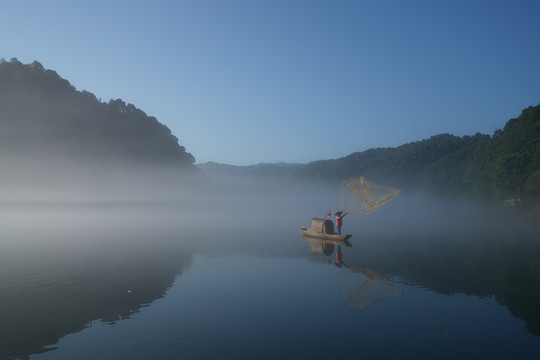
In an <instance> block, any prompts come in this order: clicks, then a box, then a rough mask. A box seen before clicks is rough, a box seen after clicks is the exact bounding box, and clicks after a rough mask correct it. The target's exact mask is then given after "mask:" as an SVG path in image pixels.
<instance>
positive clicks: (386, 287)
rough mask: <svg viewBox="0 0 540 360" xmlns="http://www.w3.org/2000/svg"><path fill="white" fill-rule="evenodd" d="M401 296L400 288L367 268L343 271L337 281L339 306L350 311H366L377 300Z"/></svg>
mask: <svg viewBox="0 0 540 360" xmlns="http://www.w3.org/2000/svg"><path fill="white" fill-rule="evenodd" d="M402 295H403V291H402V290H401V289H400V288H398V287H397V286H396V285H394V284H392V283H391V282H389V281H387V280H385V279H384V278H383V277H382V276H381V275H379V274H377V273H376V272H375V271H373V270H371V269H369V268H354V269H349V268H346V269H343V272H342V273H341V276H340V279H339V298H340V301H341V305H343V306H345V307H347V308H349V309H352V310H359V311H367V310H368V309H369V308H370V307H372V306H374V305H375V303H376V302H377V301H379V300H383V299H390V298H394V297H399V296H402Z"/></svg>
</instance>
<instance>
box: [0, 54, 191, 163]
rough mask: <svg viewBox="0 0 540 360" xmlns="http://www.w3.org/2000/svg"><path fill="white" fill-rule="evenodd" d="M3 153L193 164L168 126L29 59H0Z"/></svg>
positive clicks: (119, 100)
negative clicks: (82, 88)
mask: <svg viewBox="0 0 540 360" xmlns="http://www.w3.org/2000/svg"><path fill="white" fill-rule="evenodd" d="M0 125H1V128H2V132H1V133H0V137H1V138H0V149H1V151H2V153H3V154H4V155H8V154H16V155H18V156H21V155H26V156H31V157H33V158H41V157H50V156H53V155H54V156H60V157H69V158H71V159H74V158H75V159H77V160H78V161H85V160H88V161H94V160H95V161H99V162H115V161H118V160H122V161H128V162H132V163H151V164H167V165H177V166H180V167H182V168H184V169H195V166H194V165H193V163H194V161H195V159H194V157H193V156H192V155H191V154H189V153H188V152H186V150H185V148H184V147H183V146H180V145H179V144H178V139H177V138H176V137H175V136H173V135H172V134H171V131H170V130H169V129H168V128H167V127H166V126H165V125H163V124H161V123H159V122H158V121H157V119H156V118H155V117H151V116H148V115H146V114H145V113H144V112H143V111H142V110H140V109H138V108H136V107H135V106H134V105H132V104H126V103H125V102H124V101H122V100H121V99H116V100H110V101H109V102H107V103H106V102H101V101H99V100H98V99H97V98H96V96H94V94H92V93H90V92H88V91H77V90H76V89H75V88H74V87H73V86H72V85H71V84H70V83H69V82H68V81H67V80H64V79H62V78H61V77H60V76H59V75H58V74H57V73H56V72H55V71H52V70H46V69H44V68H43V66H42V65H41V64H40V63H39V62H37V61H34V62H33V63H32V64H22V63H21V62H19V61H18V60H17V59H16V58H13V59H11V60H10V61H6V60H4V59H2V60H0Z"/></svg>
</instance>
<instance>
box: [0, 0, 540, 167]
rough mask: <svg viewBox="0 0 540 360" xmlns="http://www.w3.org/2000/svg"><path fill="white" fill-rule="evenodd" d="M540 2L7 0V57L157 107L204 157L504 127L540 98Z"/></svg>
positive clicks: (314, 149)
mask: <svg viewBox="0 0 540 360" xmlns="http://www.w3.org/2000/svg"><path fill="white" fill-rule="evenodd" d="M538 14H540V1H536V0H531V1H527V0H523V1H519V0H508V1H498V0H489V1H475V0H467V1H461V0H453V1H438V0H425V1H421V0H418V1H417V0H410V1H399V0H396V1H385V0H378V1H375V0H373V1H362V0H357V1H345V0H332V1H331V0H328V1H319V0H250V1H248V0H228V1H227V0H220V1H218V0H176V1H158V0H151V1H136V0H132V1H115V0H107V1H101V0H93V1H77V0H65V1H60V0H48V1H40V0H20V1H9V0H0V34H1V35H0V57H3V58H5V59H6V60H10V59H11V58H17V59H18V60H19V61H21V62H23V63H32V62H33V61H38V62H40V63H41V64H42V65H43V66H44V67H45V68H46V69H51V70H54V71H56V72H57V73H58V74H59V75H60V76H61V77H62V78H64V79H66V80H68V81H69V82H70V83H71V84H72V85H73V86H74V87H75V88H76V89H77V90H81V91H82V90H86V91H89V92H92V93H93V94H95V95H96V97H97V98H98V99H101V101H104V102H107V101H109V100H110V99H118V98H120V99H122V100H124V101H125V102H126V103H132V104H134V105H135V106H136V107H138V108H139V109H141V110H143V111H144V112H145V113H146V114H147V115H149V116H154V117H156V118H157V120H158V121H159V122H161V123H163V124H165V125H166V126H167V127H169V128H170V129H171V131H172V133H173V134H174V135H175V136H176V137H177V138H178V139H179V143H180V145H182V146H184V147H185V148H186V150H187V151H188V152H190V153H191V154H193V156H195V158H196V162H197V163H204V162H207V161H215V162H219V163H225V164H232V165H251V164H257V163H260V162H271V163H274V162H288V163H307V162H310V161H315V160H319V159H336V158H339V157H342V156H346V155H349V154H350V153H353V152H357V151H363V150H367V149H370V148H377V147H396V146H399V145H402V144H405V143H409V142H412V141H420V140H423V139H427V138H429V137H431V136H433V135H437V134H441V133H450V134H454V135H457V136H464V135H474V134H476V133H477V132H479V133H482V134H490V135H491V134H493V132H494V131H495V130H497V129H502V128H503V127H504V124H505V123H506V122H507V121H508V120H509V119H511V118H515V117H517V116H519V114H520V113H521V110H522V109H524V108H526V107H528V106H534V105H537V104H539V103H540V66H539V65H540V21H538Z"/></svg>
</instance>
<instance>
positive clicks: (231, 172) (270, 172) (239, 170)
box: [197, 161, 306, 178]
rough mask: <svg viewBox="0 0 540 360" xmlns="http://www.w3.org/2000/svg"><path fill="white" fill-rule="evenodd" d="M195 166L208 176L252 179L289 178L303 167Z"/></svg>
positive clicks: (277, 165) (303, 165) (302, 165)
mask: <svg viewBox="0 0 540 360" xmlns="http://www.w3.org/2000/svg"><path fill="white" fill-rule="evenodd" d="M197 166H198V167H199V168H200V169H201V170H202V171H203V173H205V174H207V175H209V176H252V177H272V178H275V177H289V176H293V175H294V174H296V173H297V171H298V170H300V169H302V168H303V167H305V166H306V165H305V164H298V163H284V162H280V163H258V164H255V165H247V166H238V165H227V164H219V163H216V162H213V161H209V162H206V163H202V164H197Z"/></svg>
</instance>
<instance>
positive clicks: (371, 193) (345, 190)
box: [339, 176, 401, 214]
mask: <svg viewBox="0 0 540 360" xmlns="http://www.w3.org/2000/svg"><path fill="white" fill-rule="evenodd" d="M399 194H401V190H400V189H398V188H395V187H392V186H388V185H379V184H375V183H372V182H371V181H368V180H367V179H366V178H365V177H363V176H361V177H358V178H350V179H347V180H343V182H342V183H341V188H340V189H339V204H340V206H341V209H342V210H343V211H347V212H349V213H357V214H358V213H364V214H367V213H370V212H373V211H375V210H377V209H379V208H380V207H381V206H383V205H386V204H388V203H389V202H390V201H391V200H392V199H394V198H395V197H396V196H398V195H399Z"/></svg>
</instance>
